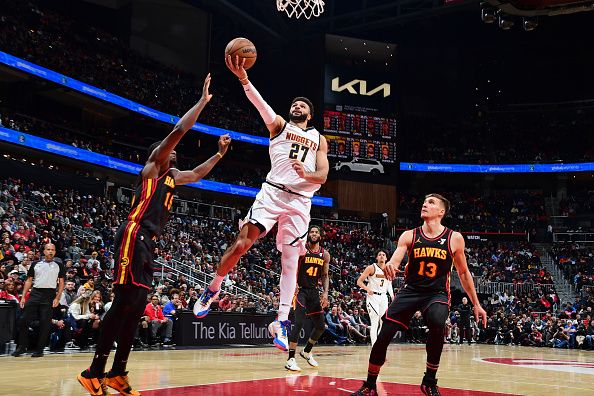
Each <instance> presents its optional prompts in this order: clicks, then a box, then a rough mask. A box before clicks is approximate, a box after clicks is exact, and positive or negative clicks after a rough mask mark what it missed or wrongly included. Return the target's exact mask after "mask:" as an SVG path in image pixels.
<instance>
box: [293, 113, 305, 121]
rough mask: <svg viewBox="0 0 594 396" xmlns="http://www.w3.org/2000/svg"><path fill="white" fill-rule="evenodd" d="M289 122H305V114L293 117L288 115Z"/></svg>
mask: <svg viewBox="0 0 594 396" xmlns="http://www.w3.org/2000/svg"><path fill="white" fill-rule="evenodd" d="M289 121H294V122H303V121H307V114H304V113H301V114H300V115H293V113H289Z"/></svg>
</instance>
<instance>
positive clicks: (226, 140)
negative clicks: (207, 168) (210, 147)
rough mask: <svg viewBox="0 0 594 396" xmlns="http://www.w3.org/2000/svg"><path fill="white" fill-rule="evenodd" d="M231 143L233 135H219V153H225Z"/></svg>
mask: <svg viewBox="0 0 594 396" xmlns="http://www.w3.org/2000/svg"><path fill="white" fill-rule="evenodd" d="M230 144H231V137H230V136H229V134H228V133H226V134H224V135H221V137H219V153H220V154H221V155H225V153H226V152H227V150H228V149H229V145H230Z"/></svg>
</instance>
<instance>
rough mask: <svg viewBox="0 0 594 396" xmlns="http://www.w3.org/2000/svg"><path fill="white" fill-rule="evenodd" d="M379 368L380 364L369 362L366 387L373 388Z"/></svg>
mask: <svg viewBox="0 0 594 396" xmlns="http://www.w3.org/2000/svg"><path fill="white" fill-rule="evenodd" d="M381 368H382V367H381V366H377V365H375V364H371V363H369V367H368V368H367V381H365V383H366V384H367V386H368V387H370V388H375V383H376V382H377V377H378V376H379V373H380V369H381Z"/></svg>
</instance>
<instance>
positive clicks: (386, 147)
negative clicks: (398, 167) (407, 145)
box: [324, 110, 396, 164]
mask: <svg viewBox="0 0 594 396" xmlns="http://www.w3.org/2000/svg"><path fill="white" fill-rule="evenodd" d="M324 135H325V136H326V140H327V141H328V156H329V157H331V158H332V157H333V158H338V159H348V158H369V159H376V160H378V161H381V162H384V163H389V164H392V163H395V162H396V143H395V142H396V120H395V119H393V118H385V117H376V116H371V115H361V114H354V113H350V112H349V113H346V112H340V111H331V110H326V111H324Z"/></svg>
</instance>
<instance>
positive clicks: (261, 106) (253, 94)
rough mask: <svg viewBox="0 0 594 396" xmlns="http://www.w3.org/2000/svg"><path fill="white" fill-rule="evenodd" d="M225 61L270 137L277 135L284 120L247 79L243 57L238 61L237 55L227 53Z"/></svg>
mask: <svg viewBox="0 0 594 396" xmlns="http://www.w3.org/2000/svg"><path fill="white" fill-rule="evenodd" d="M225 63H226V64H227V68H229V70H231V72H232V73H233V74H235V75H236V76H237V78H238V79H239V82H240V83H241V84H242V85H243V90H244V91H245V95H246V96H247V98H248V99H249V100H250V102H252V104H253V105H254V107H256V109H258V112H259V113H260V116H261V117H262V120H264V123H265V124H266V128H268V131H269V132H270V137H274V136H276V135H278V134H279V133H280V132H281V131H282V129H283V127H284V125H285V120H284V119H283V118H282V117H281V116H279V115H277V114H276V113H275V112H274V110H272V107H270V105H269V104H268V103H266V101H265V100H264V99H263V98H262V96H261V95H260V93H259V92H258V90H257V89H256V87H254V86H253V85H252V83H251V82H250V80H249V79H248V75H247V71H246V70H245V69H244V67H243V66H244V64H245V58H242V60H241V61H240V60H239V56H235V59H232V58H231V55H227V56H226V57H225Z"/></svg>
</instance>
